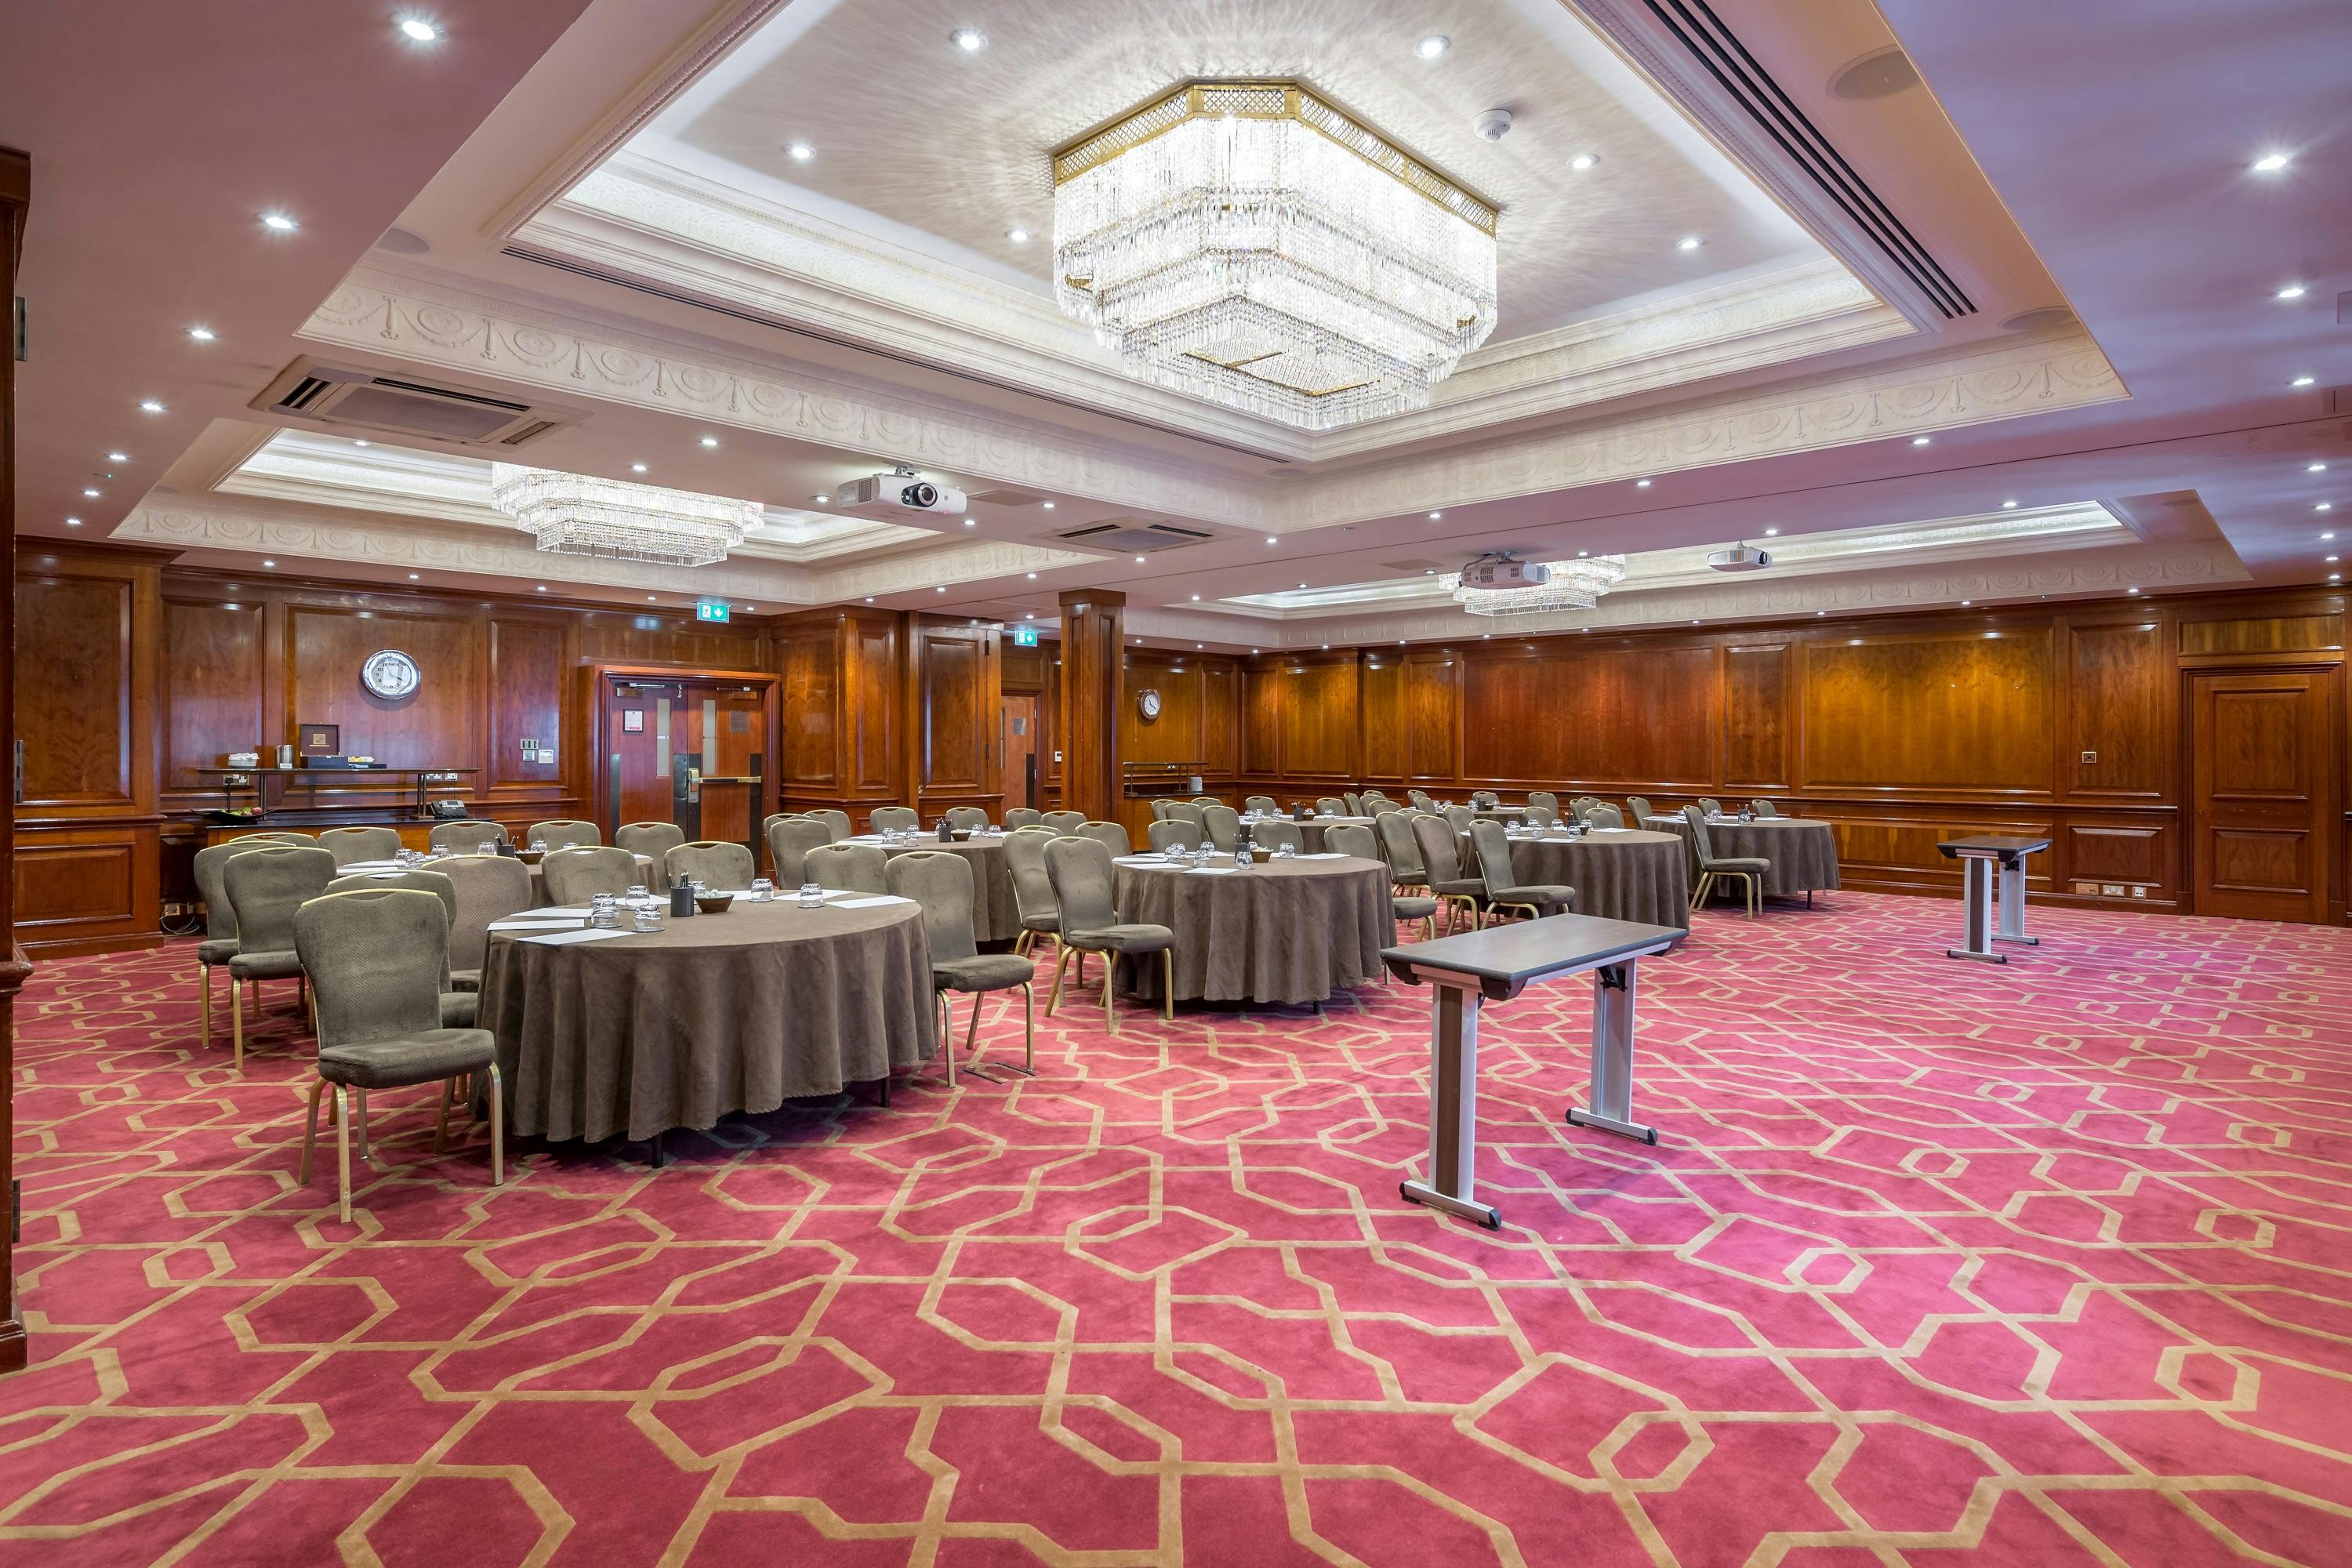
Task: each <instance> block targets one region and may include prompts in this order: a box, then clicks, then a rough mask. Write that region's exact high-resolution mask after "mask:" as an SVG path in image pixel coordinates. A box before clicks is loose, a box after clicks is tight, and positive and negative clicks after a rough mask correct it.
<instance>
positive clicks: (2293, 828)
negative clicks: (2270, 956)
mask: <svg viewBox="0 0 2352 1568" xmlns="http://www.w3.org/2000/svg"><path fill="white" fill-rule="evenodd" d="M2341 679H2342V675H2341V672H2340V671H2338V670H2336V669H2333V668H2324V669H2322V668H2315V669H2279V670H2260V671H2232V670H2200V671H2197V672H2194V673H2192V674H2191V675H2190V676H2189V779H2190V784H2189V810H2190V836H2189V842H2190V858H2191V860H2192V862H2193V865H2192V876H2193V878H2194V888H2195V895H2196V909H2197V912H2198V913H2199V914H2203V915H2223V916H2227V917H2230V918H2231V919H2235V920H2270V921H2326V918H2327V907H2328V884H2329V881H2330V879H2331V877H2332V875H2333V872H2334V868H2335V867H2336V865H2337V864H2338V863H2339V862H2340V860H2341V858H2342V856H2341V853H2340V845H2339V833H2338V825H2339V824H2340V823H2341V821H2342V811H2343V807H2342V804H2341V802H2342V787H2343V786H2342V784H2341V782H2340V777H2339V772H2338V769H2337V765H2336V758H2337V755H2338V753H2339V752H2340V751H2341V749H2342V742H2341V738H2340V730H2339V726H2338V722H2337V715H2338V712H2339V710H2340V709H2341V706H2342V701H2343V699H2342V696H2341V693H2340V691H2339V689H2338V685H2337V683H2338V682H2339V681H2340V680H2341Z"/></svg>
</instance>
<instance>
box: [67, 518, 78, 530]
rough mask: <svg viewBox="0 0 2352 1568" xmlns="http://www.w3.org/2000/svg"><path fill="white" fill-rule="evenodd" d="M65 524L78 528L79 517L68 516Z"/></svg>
mask: <svg viewBox="0 0 2352 1568" xmlns="http://www.w3.org/2000/svg"><path fill="white" fill-rule="evenodd" d="M66 526H67V527H68V528H79V527H80V526H81V519H79V518H78V517H69V518H68V519H66Z"/></svg>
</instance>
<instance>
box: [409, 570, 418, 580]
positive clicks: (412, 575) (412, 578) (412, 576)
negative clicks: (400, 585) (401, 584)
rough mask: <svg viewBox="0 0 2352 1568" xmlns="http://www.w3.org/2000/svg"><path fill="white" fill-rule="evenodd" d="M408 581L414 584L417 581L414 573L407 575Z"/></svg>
mask: <svg viewBox="0 0 2352 1568" xmlns="http://www.w3.org/2000/svg"><path fill="white" fill-rule="evenodd" d="M408 580H409V581H410V582H412V583H414V582H415V581H417V576H416V574H415V573H414V572H411V573H410V574H408Z"/></svg>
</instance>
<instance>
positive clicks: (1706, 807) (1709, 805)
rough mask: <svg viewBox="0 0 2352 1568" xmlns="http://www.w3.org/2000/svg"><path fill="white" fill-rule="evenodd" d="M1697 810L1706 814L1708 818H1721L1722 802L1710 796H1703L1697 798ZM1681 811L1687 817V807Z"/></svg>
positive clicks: (1688, 809)
mask: <svg viewBox="0 0 2352 1568" xmlns="http://www.w3.org/2000/svg"><path fill="white" fill-rule="evenodd" d="M1698 808H1699V809H1700V810H1701V811H1703V812H1705V813H1706V814H1707V815H1708V816H1722V815H1723V802H1721V801H1719V800H1717V799H1716V798H1715V797H1714V796H1712V795H1701V796H1699V797H1698ZM1683 810H1684V813H1685V816H1687V815H1688V813H1689V811H1690V808H1689V807H1688V806H1685V807H1684V808H1683Z"/></svg>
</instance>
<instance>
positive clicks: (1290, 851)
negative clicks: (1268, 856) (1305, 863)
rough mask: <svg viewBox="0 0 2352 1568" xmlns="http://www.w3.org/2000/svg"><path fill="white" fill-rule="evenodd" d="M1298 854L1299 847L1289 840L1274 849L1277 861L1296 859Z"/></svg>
mask: <svg viewBox="0 0 2352 1568" xmlns="http://www.w3.org/2000/svg"><path fill="white" fill-rule="evenodd" d="M1297 854H1298V847H1297V845H1295V844H1293V843H1291V842H1290V840H1288V839H1287V838H1286V839H1284V840H1283V841H1282V842H1281V843H1279V844H1277V845H1276V846H1275V847H1274V858H1276V860H1290V859H1295V858H1297Z"/></svg>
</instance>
